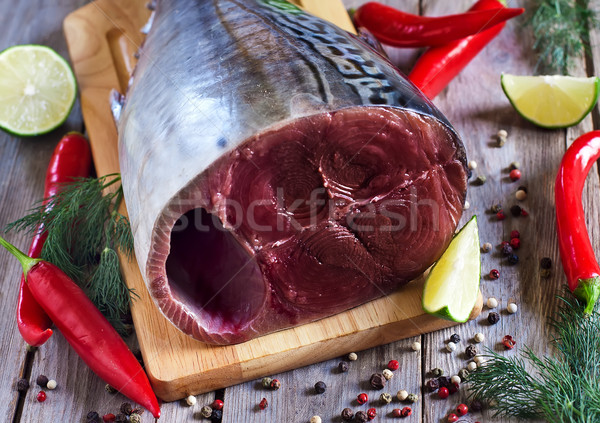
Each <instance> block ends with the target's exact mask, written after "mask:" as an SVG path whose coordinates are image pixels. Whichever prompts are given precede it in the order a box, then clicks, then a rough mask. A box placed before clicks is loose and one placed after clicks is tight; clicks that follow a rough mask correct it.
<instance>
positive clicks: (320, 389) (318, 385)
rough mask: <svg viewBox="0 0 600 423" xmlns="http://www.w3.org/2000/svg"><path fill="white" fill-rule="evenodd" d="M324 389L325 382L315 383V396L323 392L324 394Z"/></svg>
mask: <svg viewBox="0 0 600 423" xmlns="http://www.w3.org/2000/svg"><path fill="white" fill-rule="evenodd" d="M326 389H327V385H325V382H317V383H315V392H316V393H317V394H322V393H323V392H325V390H326Z"/></svg>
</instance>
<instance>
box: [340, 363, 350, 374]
mask: <svg viewBox="0 0 600 423" xmlns="http://www.w3.org/2000/svg"><path fill="white" fill-rule="evenodd" d="M338 370H339V371H340V373H346V372H347V371H348V363H346V362H345V361H340V363H339V364H338Z"/></svg>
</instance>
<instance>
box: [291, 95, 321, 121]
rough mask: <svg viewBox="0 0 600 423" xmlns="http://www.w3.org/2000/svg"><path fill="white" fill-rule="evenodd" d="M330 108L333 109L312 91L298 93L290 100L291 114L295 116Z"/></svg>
mask: <svg viewBox="0 0 600 423" xmlns="http://www.w3.org/2000/svg"><path fill="white" fill-rule="evenodd" d="M329 110H331V105H330V104H327V103H325V102H324V101H323V100H322V99H320V98H319V97H317V96H315V95H313V94H310V93H302V94H296V95H295V96H293V97H292V98H291V100H290V114H291V116H292V117H294V118H296V117H302V116H308V115H312V114H314V113H319V112H326V111H329Z"/></svg>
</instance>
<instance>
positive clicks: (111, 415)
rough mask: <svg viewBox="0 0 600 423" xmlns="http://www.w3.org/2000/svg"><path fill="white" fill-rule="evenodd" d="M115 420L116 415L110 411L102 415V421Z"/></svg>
mask: <svg viewBox="0 0 600 423" xmlns="http://www.w3.org/2000/svg"><path fill="white" fill-rule="evenodd" d="M115 420H117V416H115V415H114V414H112V413H108V414H105V415H103V416H102V421H104V422H106V423H107V422H114V421H115Z"/></svg>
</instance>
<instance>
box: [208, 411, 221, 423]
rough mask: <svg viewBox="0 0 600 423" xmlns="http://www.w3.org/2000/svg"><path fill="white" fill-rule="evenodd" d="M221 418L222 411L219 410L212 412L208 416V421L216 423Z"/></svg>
mask: <svg viewBox="0 0 600 423" xmlns="http://www.w3.org/2000/svg"><path fill="white" fill-rule="evenodd" d="M222 418H223V411H221V410H213V411H212V414H211V415H210V419H211V420H212V421H213V422H218V421H220V420H221V419H222Z"/></svg>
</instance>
